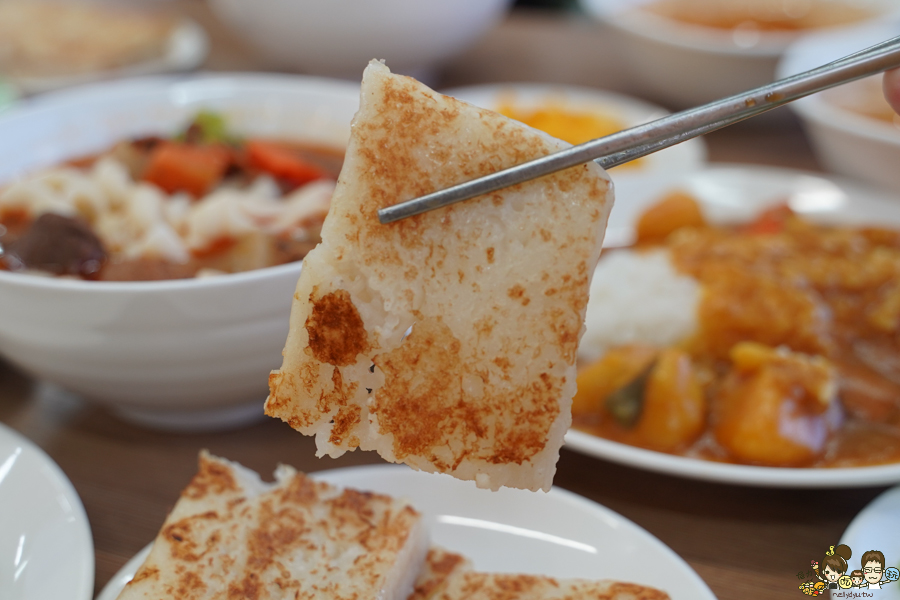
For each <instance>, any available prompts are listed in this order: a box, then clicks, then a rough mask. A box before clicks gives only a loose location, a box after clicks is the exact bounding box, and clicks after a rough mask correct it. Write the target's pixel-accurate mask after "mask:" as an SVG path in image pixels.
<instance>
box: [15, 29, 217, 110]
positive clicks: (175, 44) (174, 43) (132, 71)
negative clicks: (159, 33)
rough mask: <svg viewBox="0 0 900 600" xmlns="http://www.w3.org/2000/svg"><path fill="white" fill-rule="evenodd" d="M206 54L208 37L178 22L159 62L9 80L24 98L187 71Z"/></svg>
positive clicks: (143, 62)
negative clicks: (100, 83)
mask: <svg viewBox="0 0 900 600" xmlns="http://www.w3.org/2000/svg"><path fill="white" fill-rule="evenodd" d="M207 54H209V37H208V36H207V34H206V31H205V30H204V29H203V27H201V26H200V25H199V24H197V23H196V22H194V21H193V20H191V19H187V18H182V19H180V20H179V22H178V24H177V25H176V26H175V28H174V29H173V30H172V33H171V35H170V36H169V39H168V42H167V43H166V49H165V53H164V54H163V55H162V56H160V57H159V58H154V59H150V60H145V61H141V62H138V63H134V64H131V65H128V66H123V67H121V68H118V69H111V70H104V71H90V72H86V73H77V74H74V75H56V76H44V77H17V78H15V79H13V80H12V83H13V84H14V85H15V86H16V87H17V88H18V89H19V90H20V91H21V92H22V93H24V94H39V93H43V92H49V91H52V90H58V89H60V88H64V87H70V86H73V85H80V84H83V83H90V82H92V81H99V80H103V79H116V78H120V77H138V76H141V75H152V74H156V73H168V72H175V71H190V70H191V69H196V68H197V67H199V66H200V65H201V64H202V63H203V61H204V60H205V59H206V56H207Z"/></svg>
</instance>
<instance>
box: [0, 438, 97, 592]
mask: <svg viewBox="0 0 900 600" xmlns="http://www.w3.org/2000/svg"><path fill="white" fill-rule="evenodd" d="M93 591H94V545H93V541H92V538H91V529H90V525H88V520H87V515H86V514H85V512H84V507H83V506H82V504H81V500H80V499H79V498H78V494H77V493H76V492H75V488H73V487H72V484H71V483H70V482H69V480H68V479H67V478H66V476H65V475H64V474H63V472H62V470H61V469H60V468H59V467H58V466H57V465H56V463H54V462H53V461H52V460H51V459H50V457H49V456H47V455H46V454H45V453H44V451H43V450H41V449H40V448H38V447H37V446H35V445H34V444H33V443H31V442H30V441H28V440H27V439H25V438H24V437H22V436H21V435H19V434H18V433H16V432H15V431H13V430H12V429H10V428H8V427H6V426H5V425H2V424H0V598H3V600H33V599H36V598H53V599H54V600H90V598H91V595H92V594H93Z"/></svg>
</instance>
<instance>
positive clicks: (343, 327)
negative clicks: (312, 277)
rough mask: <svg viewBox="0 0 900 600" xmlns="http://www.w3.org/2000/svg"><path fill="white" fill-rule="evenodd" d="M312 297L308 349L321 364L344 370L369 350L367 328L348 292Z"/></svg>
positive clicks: (308, 324)
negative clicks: (343, 368)
mask: <svg viewBox="0 0 900 600" xmlns="http://www.w3.org/2000/svg"><path fill="white" fill-rule="evenodd" d="M317 291H318V287H314V288H313V291H312V293H311V294H310V295H309V301H310V304H312V311H311V312H310V314H309V317H307V319H306V331H307V332H308V333H309V349H310V350H311V351H312V354H313V356H315V358H316V359H318V360H319V361H320V362H324V363H328V364H330V365H335V366H339V367H345V366H347V365H351V364H353V363H354V362H356V357H357V356H358V355H359V354H362V353H364V352H366V351H368V350H369V343H368V338H367V335H366V328H365V325H364V324H363V320H362V317H360V316H359V311H358V310H357V309H356V306H354V304H353V301H352V300H351V299H350V294H349V293H348V292H347V291H346V290H335V291H333V292H330V293H328V294H325V295H324V296H317Z"/></svg>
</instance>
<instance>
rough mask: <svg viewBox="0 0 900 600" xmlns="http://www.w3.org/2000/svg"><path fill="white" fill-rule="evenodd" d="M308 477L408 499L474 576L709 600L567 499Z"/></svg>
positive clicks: (112, 585)
mask: <svg viewBox="0 0 900 600" xmlns="http://www.w3.org/2000/svg"><path fill="white" fill-rule="evenodd" d="M314 476H315V477H316V478H318V479H322V480H324V481H327V482H329V483H332V484H334V485H338V486H341V487H352V488H356V489H360V490H371V491H374V492H381V493H385V494H390V495H392V496H395V497H398V498H407V499H409V500H410V502H412V504H413V506H415V507H416V509H418V510H419V511H421V512H422V513H424V515H425V520H426V523H427V524H428V527H429V530H430V531H431V541H432V543H433V544H436V545H439V546H442V547H444V548H446V549H448V550H451V551H453V552H459V553H460V554H464V555H465V556H467V557H469V558H470V559H471V560H472V562H473V566H474V568H475V569H476V570H480V571H491V572H505V573H531V574H540V575H549V576H552V577H559V578H573V577H580V578H587V579H616V580H620V581H630V582H633V583H638V584H641V585H647V586H652V587H656V588H659V589H662V590H665V591H666V592H668V593H669V594H670V596H671V597H672V599H673V600H682V599H683V600H687V599H691V600H715V596H714V595H713V593H712V592H711V591H710V589H709V588H708V587H707V586H706V584H705V583H704V582H703V580H702V579H700V576H699V575H697V573H695V572H694V570H693V569H691V567H690V566H689V565H688V564H687V563H686V562H684V560H683V559H681V558H680V557H679V556H678V555H677V554H675V553H674V552H673V551H672V550H671V549H670V548H669V547H668V546H666V545H665V544H663V543H662V542H661V541H659V540H658V539H656V538H655V537H653V536H652V535H650V534H649V533H647V532H646V531H645V530H643V529H641V528H640V527H638V526H637V525H635V524H634V523H632V522H631V521H629V520H627V519H625V518H624V517H622V516H621V515H619V514H617V513H615V512H613V511H611V510H609V509H608V508H605V507H603V506H600V505H599V504H596V503H594V502H591V501H590V500H586V499H585V498H582V497H580V496H577V495H575V494H573V493H571V492H567V491H565V490H562V489H559V488H557V487H554V488H553V489H552V490H550V493H548V494H543V493H535V492H529V491H526V490H514V489H509V488H502V489H501V490H500V491H498V492H486V491H485V490H479V489H477V488H476V487H475V485H474V483H473V482H471V481H459V480H457V479H453V478H452V477H450V476H448V475H433V474H427V473H421V472H417V471H413V470H412V469H409V468H408V467H405V466H396V465H377V466H366V467H353V468H348V469H334V470H331V471H322V472H320V473H315V474H314ZM148 552H149V546H148V547H147V548H145V549H144V550H143V551H141V553H139V554H138V555H137V556H135V557H134V558H133V559H132V560H131V561H129V562H128V563H127V564H126V565H125V566H124V567H123V568H122V570H121V571H119V573H117V574H116V575H115V576H114V577H113V578H112V579H111V580H110V582H109V584H107V586H106V587H105V588H104V590H103V592H102V593H101V594H100V595H99V596H98V597H97V600H115V598H116V596H117V595H118V593H119V592H120V591H121V589H122V587H123V586H124V585H125V584H126V583H127V582H128V581H130V580H131V578H132V577H133V576H134V573H135V572H136V571H137V569H138V567H139V566H140V565H141V563H142V562H143V560H144V558H146V555H147V553H148Z"/></svg>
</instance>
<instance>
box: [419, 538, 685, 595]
mask: <svg viewBox="0 0 900 600" xmlns="http://www.w3.org/2000/svg"><path fill="white" fill-rule="evenodd" d="M668 599H669V595H668V594H666V593H665V592H663V591H661V590H658V589H655V588H650V587H646V586H643V585H638V584H635V583H625V582H621V581H612V580H598V581H592V580H589V579H554V578H552V577H546V576H543V575H521V574H510V573H481V572H476V571H473V570H472V565H471V563H470V562H469V560H468V559H467V558H466V557H464V556H462V555H460V554H456V553H454V552H450V551H448V550H444V549H443V548H440V547H437V546H432V547H431V549H429V550H428V556H427V557H426V559H425V566H423V567H422V571H421V572H420V573H419V577H418V579H416V585H415V591H414V592H413V594H412V595H411V596H410V597H409V598H408V599H407V600H668Z"/></svg>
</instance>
